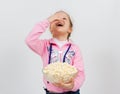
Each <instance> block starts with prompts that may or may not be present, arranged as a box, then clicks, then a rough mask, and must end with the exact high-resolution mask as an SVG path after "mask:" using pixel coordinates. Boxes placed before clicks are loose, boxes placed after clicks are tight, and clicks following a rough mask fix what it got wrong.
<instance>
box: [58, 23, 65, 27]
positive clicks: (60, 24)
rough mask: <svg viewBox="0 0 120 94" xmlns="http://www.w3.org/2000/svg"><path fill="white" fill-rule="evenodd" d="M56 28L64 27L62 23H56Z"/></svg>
mask: <svg viewBox="0 0 120 94" xmlns="http://www.w3.org/2000/svg"><path fill="white" fill-rule="evenodd" d="M56 26H59V27H62V26H64V23H62V22H58V23H56Z"/></svg>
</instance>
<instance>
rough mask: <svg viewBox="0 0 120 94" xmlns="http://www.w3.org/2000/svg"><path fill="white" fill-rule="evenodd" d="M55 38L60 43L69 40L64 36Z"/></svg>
mask: <svg viewBox="0 0 120 94" xmlns="http://www.w3.org/2000/svg"><path fill="white" fill-rule="evenodd" d="M53 38H56V39H57V40H59V41H66V40H68V39H67V37H64V36H57V37H56V36H53Z"/></svg>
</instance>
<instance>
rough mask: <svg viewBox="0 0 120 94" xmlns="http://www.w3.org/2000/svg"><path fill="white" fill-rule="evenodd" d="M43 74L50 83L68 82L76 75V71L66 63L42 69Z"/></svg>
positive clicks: (53, 64)
mask: <svg viewBox="0 0 120 94" xmlns="http://www.w3.org/2000/svg"><path fill="white" fill-rule="evenodd" d="M43 74H44V76H45V78H46V80H48V81H49V82H51V83H59V82H61V81H62V82H64V83H67V82H69V81H70V80H71V79H72V78H74V77H75V76H76V74H77V69H76V68H75V67H74V66H71V65H70V64H68V63H65V62H64V63H62V62H56V63H51V64H49V65H47V66H46V67H45V68H43Z"/></svg>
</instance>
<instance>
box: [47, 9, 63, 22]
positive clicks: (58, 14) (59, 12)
mask: <svg viewBox="0 0 120 94" xmlns="http://www.w3.org/2000/svg"><path fill="white" fill-rule="evenodd" d="M63 13H64V12H63V11H58V12H56V13H55V14H53V15H51V16H50V17H48V21H49V22H50V23H52V22H53V21H56V20H58V19H59V17H60V15H61V14H63Z"/></svg>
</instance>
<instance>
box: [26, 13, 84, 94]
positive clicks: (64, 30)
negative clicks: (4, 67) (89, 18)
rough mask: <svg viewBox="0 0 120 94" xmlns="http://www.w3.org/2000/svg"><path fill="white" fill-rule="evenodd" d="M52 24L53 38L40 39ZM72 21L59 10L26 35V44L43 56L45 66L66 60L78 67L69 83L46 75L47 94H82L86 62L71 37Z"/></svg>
mask: <svg viewBox="0 0 120 94" xmlns="http://www.w3.org/2000/svg"><path fill="white" fill-rule="evenodd" d="M49 26H50V32H51V34H52V36H53V38H51V39H39V37H40V36H41V34H42V33H44V32H45V31H46V29H47V28H48V27H49ZM72 27H73V24H72V21H71V19H70V16H69V15H68V14H67V13H66V12H64V11H58V12H56V13H55V14H54V15H52V16H50V17H49V18H47V19H45V20H43V21H41V22H39V23H37V24H36V25H35V26H34V28H33V29H32V31H31V32H30V33H29V34H28V36H27V37H26V40H25V42H26V44H27V45H28V47H29V48H30V49H32V50H33V51H34V52H35V53H37V54H38V55H40V56H41V58H42V61H43V67H45V66H47V65H48V64H50V63H54V62H66V63H68V64H70V65H72V66H74V67H76V68H77V70H78V73H77V76H76V77H75V78H74V79H71V81H70V82H69V83H63V82H61V83H54V84H53V83H50V82H48V81H47V80H46V79H45V78H44V77H43V78H44V79H43V81H44V84H45V86H46V88H45V91H46V94H80V90H79V88H80V87H81V86H82V84H83V82H84V80H85V74H84V64H83V60H82V56H81V53H80V49H79V47H78V46H77V45H76V44H74V43H73V42H72V41H71V40H70V39H69V37H70V34H71V32H72Z"/></svg>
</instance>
